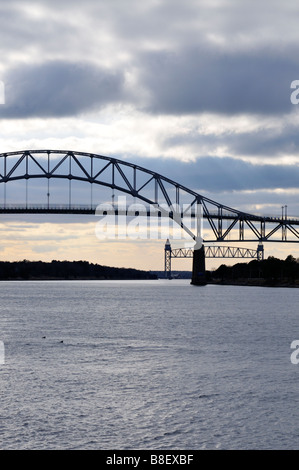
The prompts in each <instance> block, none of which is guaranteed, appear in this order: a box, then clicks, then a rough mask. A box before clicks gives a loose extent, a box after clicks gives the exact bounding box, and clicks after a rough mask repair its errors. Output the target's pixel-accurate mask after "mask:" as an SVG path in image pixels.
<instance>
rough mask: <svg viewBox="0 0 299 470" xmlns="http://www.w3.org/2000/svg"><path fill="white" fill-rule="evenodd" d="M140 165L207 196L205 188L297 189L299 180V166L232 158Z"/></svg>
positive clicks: (142, 162) (140, 161)
mask: <svg viewBox="0 0 299 470" xmlns="http://www.w3.org/2000/svg"><path fill="white" fill-rule="evenodd" d="M136 162H137V160H136ZM138 164H139V165H143V166H144V167H145V168H149V169H151V170H152V171H155V172H157V173H160V174H162V175H165V176H167V177H168V178H170V179H172V180H173V181H176V182H178V183H180V184H183V185H184V186H187V187H189V188H191V189H194V190H195V191H198V192H201V193H202V194H203V195H205V194H204V192H205V191H207V192H211V191H212V192H214V193H217V192H219V193H221V192H223V191H244V190H264V189H275V188H283V189H291V188H297V187H298V181H299V166H297V165H270V164H269V165H263V164H261V165H254V164H252V163H249V162H245V161H241V160H237V159H234V158H229V157H224V158H219V157H202V158H199V159H198V160H197V161H196V162H188V163H186V162H181V161H178V160H173V159H171V160H170V159H151V160H150V161H149V159H138ZM219 202H221V201H219Z"/></svg>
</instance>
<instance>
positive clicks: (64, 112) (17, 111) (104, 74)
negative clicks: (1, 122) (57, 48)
mask: <svg viewBox="0 0 299 470" xmlns="http://www.w3.org/2000/svg"><path fill="white" fill-rule="evenodd" d="M4 82H5V95H6V96H5V98H6V104H5V105H2V106H1V107H0V117H2V118H27V117H62V116H73V115H77V114H79V113H81V112H84V111H87V110H93V109H96V108H100V107H102V106H105V105H106V104H107V103H111V102H117V101H120V100H122V99H125V98H124V77H123V76H122V74H121V73H118V72H112V71H110V70H107V69H105V68H100V67H97V66H95V65H93V64H91V63H88V62H81V63H73V62H63V61H49V62H46V63H43V64H38V65H35V64H32V65H22V66H21V65H20V66H18V67H16V68H14V69H10V70H9V71H8V73H7V74H6V76H5V77H4Z"/></svg>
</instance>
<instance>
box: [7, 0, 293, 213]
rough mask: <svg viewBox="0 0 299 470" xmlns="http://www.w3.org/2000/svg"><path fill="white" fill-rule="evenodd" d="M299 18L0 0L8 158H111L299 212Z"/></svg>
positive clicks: (252, 11) (224, 7) (134, 3)
mask: <svg viewBox="0 0 299 470" xmlns="http://www.w3.org/2000/svg"><path fill="white" fill-rule="evenodd" d="M298 19H299V5H298V2H296V1H292V0H289V1H287V2H284V3H283V2H278V1H275V0H274V1H273V0H271V1H249V0H245V1H242V2H240V1H238V0H209V1H208V0H188V1H187V2H181V1H179V0H148V1H146V2H140V1H139V0H111V1H107V0H86V1H85V2H83V3H82V2H79V1H68V0H60V1H56V0H51V1H50V0H41V1H37V0H31V1H30V0H22V1H16V0H12V1H10V2H7V1H4V0H0V38H1V41H0V52H1V62H0V79H1V80H2V81H3V82H4V85H5V104H3V105H0V143H1V152H7V151H11V150H20V149H24V148H45V147H47V148H50V147H52V148H57V149H59V148H66V147H68V148H71V149H72V150H80V151H84V150H85V151H87V152H95V153H99V154H107V155H109V156H116V157H118V158H126V159H127V160H131V161H135V162H139V163H140V164H143V165H144V166H147V167H148V168H150V169H153V168H157V171H158V170H160V172H161V173H164V174H167V175H168V176H170V177H172V178H174V179H177V180H178V181H179V182H182V183H183V184H185V185H187V186H188V185H189V186H190V187H192V188H193V189H197V190H201V191H202V192H203V193H204V195H207V196H209V195H210V194H211V193H213V194H216V196H218V200H219V202H223V203H224V204H227V203H228V200H227V199H228V196H227V192H228V191H230V190H231V191H234V192H236V191H239V192H242V191H243V192H244V191H247V190H250V191H252V193H251V196H249V195H248V198H250V197H251V198H252V203H254V204H256V200H257V199H258V197H259V191H263V190H271V189H272V190H273V204H276V205H277V210H280V204H281V203H289V202H290V203H291V204H292V206H293V212H298V214H299V204H298V205H297V204H296V202H295V201H294V198H292V197H291V195H290V192H289V191H290V189H292V188H293V189H294V191H295V189H297V186H298V185H297V182H298V181H299V178H298V177H299V170H298V162H299V158H298V151H299V139H298V124H299V119H298V109H297V107H296V106H295V105H293V104H292V103H291V101H290V95H291V91H292V90H291V88H290V85H291V82H292V81H293V80H295V79H299V56H298V42H299V33H298ZM298 106H299V105H298ZM281 188H282V189H285V190H286V192H285V193H283V192H282V193H280V196H281V203H280V202H279V201H277V197H276V195H275V197H274V191H275V190H276V189H281ZM222 192H223V194H222ZM234 194H235V193H234ZM240 194H241V193H240ZM263 197H264V194H262V192H261V193H260V198H261V201H260V204H261V205H262V203H263ZM239 202H240V204H241V203H242V204H245V202H244V201H243V199H242V198H241V197H240V199H239ZM269 203H271V201H269V198H267V204H269ZM240 209H242V207H240Z"/></svg>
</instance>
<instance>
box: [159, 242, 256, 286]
mask: <svg viewBox="0 0 299 470" xmlns="http://www.w3.org/2000/svg"><path fill="white" fill-rule="evenodd" d="M173 258H192V259H193V266H192V281H191V284H196V285H205V284H206V274H205V258H247V259H257V260H259V261H260V260H263V259H264V246H263V244H262V242H259V244H258V246H257V249H256V250H254V249H251V248H240V247H231V246H215V245H211V246H204V245H202V247H201V248H200V249H199V250H193V248H174V249H173V248H171V244H170V241H169V240H168V239H167V240H166V243H165V247H164V270H165V278H166V279H171V278H172V272H171V270H172V266H171V261H172V259H173Z"/></svg>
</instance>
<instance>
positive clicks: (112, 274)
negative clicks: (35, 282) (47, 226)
mask: <svg viewBox="0 0 299 470" xmlns="http://www.w3.org/2000/svg"><path fill="white" fill-rule="evenodd" d="M156 278H157V276H156V275H155V274H153V273H150V272H147V271H141V270H138V269H133V268H132V269H131V268H114V267H110V266H102V265H99V264H93V263H89V262H88V261H56V260H53V261H51V262H43V261H28V260H23V261H12V262H10V261H0V280H17V279H20V280H30V279H78V280H79V279H114V280H122V279H128V280H129V279H132V280H133V279H156Z"/></svg>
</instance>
